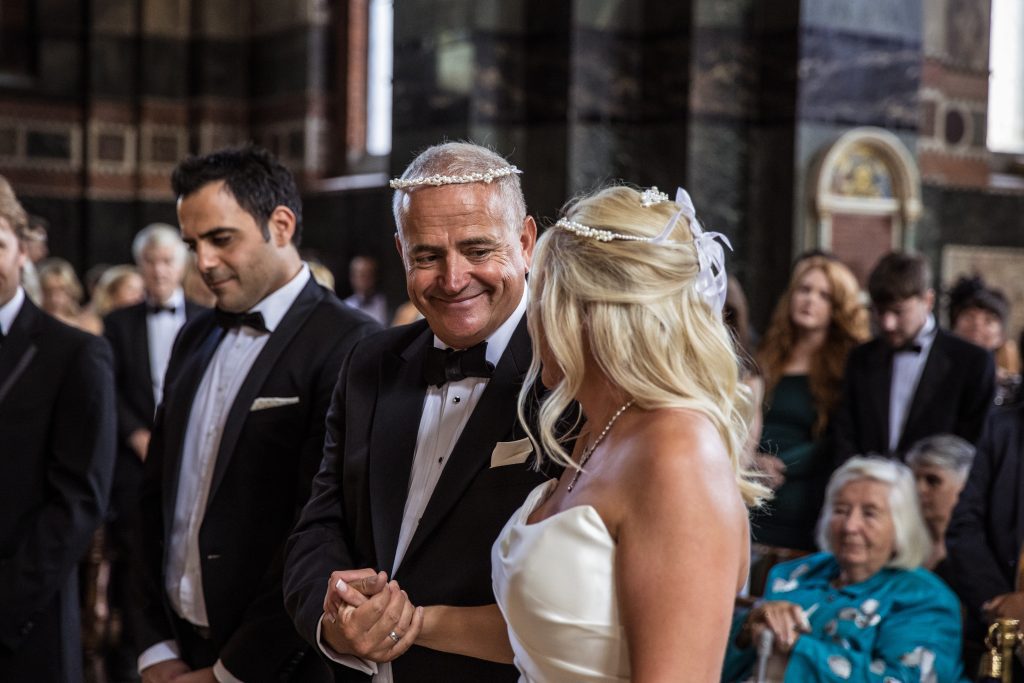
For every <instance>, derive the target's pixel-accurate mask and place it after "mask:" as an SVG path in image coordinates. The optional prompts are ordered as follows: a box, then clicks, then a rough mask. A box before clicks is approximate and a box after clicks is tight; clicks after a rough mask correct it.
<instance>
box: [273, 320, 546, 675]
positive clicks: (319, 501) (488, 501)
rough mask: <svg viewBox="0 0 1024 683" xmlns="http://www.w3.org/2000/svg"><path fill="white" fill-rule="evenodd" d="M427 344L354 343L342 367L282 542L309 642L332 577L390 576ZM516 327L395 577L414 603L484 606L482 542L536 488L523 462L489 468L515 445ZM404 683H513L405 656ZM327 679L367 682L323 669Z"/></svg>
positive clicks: (522, 367)
mask: <svg viewBox="0 0 1024 683" xmlns="http://www.w3.org/2000/svg"><path fill="white" fill-rule="evenodd" d="M432 344H433V333H432V332H431V330H430V328H429V327H428V326H427V323H426V322H425V321H420V322H417V323H413V324H411V325H408V326H405V327H400V328H395V329H391V330H387V331H385V332H381V333H380V334H378V335H375V336H373V337H370V338H369V339H366V340H364V341H363V342H361V343H360V344H359V345H358V346H357V347H356V348H355V350H354V351H353V352H352V355H351V356H350V357H349V359H348V360H347V361H346V364H345V369H344V370H343V371H342V374H341V378H340V379H339V381H338V386H337V388H336V389H335V393H334V399H333V401H332V403H331V410H330V413H329V414H328V419H327V440H326V442H325V446H324V459H323V463H322V464H321V466H320V472H319V473H318V474H317V476H316V479H315V480H314V483H313V494H312V496H311V497H310V501H309V503H308V504H307V505H306V508H305V510H303V513H302V517H301V518H300V520H299V524H298V526H297V527H296V529H295V531H294V532H293V533H292V536H291V538H289V539H288V550H287V559H286V569H285V603H286V607H287V609H288V611H289V613H290V614H291V615H292V618H293V619H294V621H295V624H296V626H297V628H298V630H299V632H300V633H301V634H302V635H303V637H305V638H306V640H308V641H309V642H310V643H312V644H314V645H316V630H317V624H318V622H319V620H320V616H321V614H322V613H323V600H324V592H325V589H326V587H327V579H328V577H329V576H330V573H331V572H332V571H334V570H338V569H359V568H363V567H373V568H376V569H383V570H385V571H388V572H389V574H390V569H391V567H392V565H393V562H394V557H395V548H396V545H397V542H398V535H399V531H400V530H401V526H402V514H403V511H404V508H405V501H406V493H407V491H408V487H409V476H410V470H411V466H412V459H413V454H414V451H415V448H416V434H417V431H418V428H419V422H420V416H421V413H422V408H423V401H424V396H425V394H426V390H427V385H426V382H425V381H424V380H423V377H422V364H423V357H424V355H425V351H426V349H427V347H429V346H431V345H432ZM530 357H531V354H530V340H529V337H528V335H527V332H526V320H525V318H524V319H523V321H522V322H521V323H520V325H519V326H518V328H517V329H516V331H515V333H514V335H513V336H512V339H511V340H510V342H509V345H508V347H507V348H506V350H505V353H504V355H502V357H501V360H500V362H499V363H498V365H497V367H496V368H495V371H494V376H493V377H492V378H491V380H490V382H489V383H488V385H487V388H486V389H485V390H484V393H483V395H482V396H481V398H480V402H479V403H478V404H477V406H476V408H475V410H474V411H473V414H472V415H471V416H470V418H469V421H468V422H467V424H466V427H465V429H464V430H463V432H462V435H461V436H460V438H459V440H458V442H457V443H456V445H455V447H454V449H453V450H452V453H451V456H450V458H449V461H448V463H447V464H446V465H445V468H444V472H443V473H442V475H441V478H440V479H439V481H438V483H437V487H436V488H435V489H434V492H433V495H432V496H431V499H430V501H429V503H428V504H427V507H426V509H425V510H424V513H423V518H422V519H421V520H420V523H419V526H418V528H417V530H416V533H415V535H414V536H413V538H412V541H411V542H410V545H409V548H408V550H407V551H406V553H405V556H404V558H403V559H402V563H401V566H400V567H399V569H398V572H397V573H396V576H395V577H394V578H396V579H397V580H398V581H399V582H400V583H401V585H402V588H403V589H404V590H405V591H406V592H407V593H408V594H409V598H410V600H411V601H412V603H413V604H415V605H455V606H476V605H487V604H491V603H493V602H494V594H493V591H492V589H491V561H490V558H491V545H492V544H493V542H494V540H495V538H496V537H497V535H498V533H499V532H500V531H501V529H502V527H503V526H504V525H505V523H506V522H507V521H508V519H509V517H510V516H511V514H512V512H513V511H514V510H515V509H516V508H517V507H518V506H519V505H521V504H522V502H523V500H524V498H525V497H526V494H527V493H529V491H530V490H531V489H533V488H534V487H535V486H537V485H538V484H539V483H541V482H542V481H544V479H545V476H544V475H542V474H540V473H539V472H536V471H535V470H534V469H532V467H531V463H530V462H527V463H523V464H519V465H506V466H502V467H495V468H492V467H490V459H491V454H492V451H493V450H494V447H495V444H496V443H498V442H500V441H513V440H518V439H522V438H525V434H524V433H523V432H522V429H521V427H520V426H519V423H518V420H517V418H516V400H517V395H518V392H519V388H520V386H521V385H522V381H523V377H524V375H525V373H526V371H527V369H528V367H529V364H530ZM392 666H393V671H394V674H395V679H396V681H398V683H402V682H403V681H405V682H408V681H417V682H418V681H489V682H490V681H510V682H512V681H515V680H516V679H517V677H518V675H517V673H516V670H515V669H514V668H513V667H512V666H507V665H501V664H495V663H492V662H485V661H483V660H479V659H474V658H470V657H463V656H459V655H452V654H447V653H443V652H438V651H436V650H429V649H425V648H421V647H416V646H414V647H412V648H411V649H410V650H409V651H408V652H406V653H405V654H404V655H402V656H401V657H399V658H398V659H396V660H395V661H394V662H393V663H392ZM332 669H333V671H334V673H335V680H338V681H365V680H368V678H367V677H366V676H364V675H363V674H360V673H358V672H356V671H355V670H353V669H350V668H347V667H343V666H338V665H335V664H332Z"/></svg>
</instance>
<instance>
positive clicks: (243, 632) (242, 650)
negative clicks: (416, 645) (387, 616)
mask: <svg viewBox="0 0 1024 683" xmlns="http://www.w3.org/2000/svg"><path fill="white" fill-rule="evenodd" d="M377 329H379V328H378V326H377V325H376V323H367V324H365V325H361V326H359V327H357V328H356V329H354V330H352V331H350V332H349V334H347V335H346V336H345V337H344V338H343V339H340V340H339V341H338V343H337V344H335V345H334V347H333V348H332V350H331V353H330V356H329V357H328V359H327V361H326V362H325V363H324V365H323V367H322V368H321V371H320V373H319V376H318V377H317V378H316V386H315V389H314V400H315V404H314V405H315V409H314V410H313V412H312V418H311V422H310V424H309V426H308V429H307V432H306V436H305V439H304V440H303V442H302V445H301V450H300V455H299V457H300V459H301V463H300V467H299V471H298V477H297V479H296V480H295V481H293V482H291V484H292V485H293V486H294V487H295V500H296V501H297V506H296V509H295V518H296V520H297V519H298V517H299V514H300V513H301V512H302V509H303V506H304V505H305V503H306V501H307V500H309V495H310V485H311V481H312V480H313V476H314V475H315V474H316V471H317V468H318V466H319V464H320V461H321V459H322V457H323V452H324V438H325V430H326V426H325V425H326V416H327V412H328V406H329V405H330V404H331V395H332V393H333V390H334V387H335V385H336V384H337V382H338V376H339V372H340V369H341V366H342V363H343V361H344V358H345V357H346V356H347V355H348V353H349V352H350V350H351V349H352V347H353V346H354V345H355V344H356V342H357V341H358V340H359V339H361V338H362V337H364V336H366V335H367V334H370V333H372V332H375V331H377ZM284 554H285V549H284V546H283V545H282V546H281V549H280V551H279V552H278V554H277V556H276V557H275V558H274V560H273V562H272V563H271V565H270V567H269V569H268V571H267V573H266V575H265V576H264V577H263V580H262V582H261V584H262V589H261V591H260V593H259V595H257V596H256V597H255V599H254V600H253V602H252V604H251V605H250V606H249V608H248V609H247V610H246V613H245V615H244V616H243V618H242V622H241V624H240V625H239V627H238V628H237V629H235V631H234V633H233V634H232V635H231V638H230V639H229V640H228V642H227V643H226V644H225V645H224V647H223V648H222V649H221V652H220V658H221V661H222V662H223V664H224V666H225V668H227V670H228V671H229V672H231V674H232V675H233V676H235V677H236V678H239V679H241V680H244V681H250V680H260V679H265V678H266V677H267V672H268V671H276V672H277V675H278V676H279V677H281V678H286V677H287V676H286V674H287V671H286V670H287V669H288V668H290V667H293V666H295V664H296V663H297V661H298V660H297V658H296V655H298V656H299V657H301V655H302V653H303V652H304V651H305V649H306V648H305V643H303V641H302V640H300V639H299V638H298V637H297V636H296V634H295V627H294V626H293V625H292V622H291V620H290V619H289V617H288V615H287V614H286V613H285V611H284V610H283V609H282V608H281V606H282V583H283V572H284ZM322 599H323V591H322V590H321V601H322Z"/></svg>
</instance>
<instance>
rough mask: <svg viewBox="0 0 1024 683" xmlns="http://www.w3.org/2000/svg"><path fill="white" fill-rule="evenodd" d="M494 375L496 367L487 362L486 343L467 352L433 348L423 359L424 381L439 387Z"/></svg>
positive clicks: (428, 350)
mask: <svg viewBox="0 0 1024 683" xmlns="http://www.w3.org/2000/svg"><path fill="white" fill-rule="evenodd" d="M493 374H494V365H493V364H491V363H488V362H487V342H485V341H484V342H480V343H479V344H477V345H476V346H473V347H470V348H468V349H466V350H465V351H456V350H455V349H439V348H437V347H435V346H431V347H429V348H428V349H427V357H426V358H424V359H423V379H425V380H426V381H427V384H432V385H434V386H437V387H439V386H442V385H443V384H445V383H446V382H457V381H459V380H460V379H466V378H467V377H490V376H491V375H493Z"/></svg>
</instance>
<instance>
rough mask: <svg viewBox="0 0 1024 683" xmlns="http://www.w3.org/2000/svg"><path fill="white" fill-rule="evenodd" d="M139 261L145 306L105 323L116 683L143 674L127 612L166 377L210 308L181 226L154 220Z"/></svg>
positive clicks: (139, 240)
mask: <svg viewBox="0 0 1024 683" xmlns="http://www.w3.org/2000/svg"><path fill="white" fill-rule="evenodd" d="M132 257H133V258H134V260H135V264H136V266H138V269H139V273H140V274H141V275H142V281H143V286H144V287H145V293H146V298H145V301H143V302H141V303H139V304H135V305H133V306H128V307H126V308H120V309H117V310H115V311H113V312H111V313H110V314H108V315H107V316H106V317H105V318H104V319H103V335H104V336H105V337H106V338H107V341H109V342H110V347H111V349H112V350H113V352H114V379H115V382H116V385H117V440H118V453H117V466H116V467H115V469H114V487H113V491H112V492H111V496H110V508H111V515H110V521H109V522H108V524H107V527H106V530H107V538H106V545H107V547H108V549H109V554H110V558H111V574H110V580H109V583H108V588H107V591H108V595H109V602H110V609H111V618H112V619H115V620H117V621H118V622H119V623H120V625H121V628H120V629H114V632H115V633H119V634H120V637H119V640H118V642H115V643H112V649H111V651H110V652H108V653H107V654H106V663H107V670H108V672H109V673H110V675H111V676H112V677H113V678H115V679H116V680H132V679H133V678H134V677H135V675H136V658H137V657H138V655H139V652H138V646H137V645H135V643H134V640H135V632H134V630H133V629H132V628H131V622H130V621H128V620H126V619H125V614H126V613H127V612H129V611H130V610H131V609H133V602H134V601H133V600H132V597H131V594H130V592H129V590H128V587H129V583H128V577H129V576H130V565H131V562H130V558H131V554H132V552H133V551H132V548H133V546H134V545H135V543H136V542H137V541H136V539H137V538H138V535H139V534H138V531H137V528H136V527H137V524H138V512H137V510H138V506H139V490H140V488H141V486H142V466H143V461H144V460H145V459H146V451H147V449H148V448H149V438H150V433H151V430H152V429H153V416H154V414H155V413H156V407H157V405H159V403H160V400H161V398H162V397H163V389H164V374H165V373H166V371H167V363H168V361H169V360H170V358H171V346H172V345H173V344H174V339H175V337H176V336H177V335H178V330H180V329H181V327H182V326H183V325H184V324H185V322H186V321H187V320H191V319H192V318H193V317H195V315H196V314H198V313H199V312H200V311H202V310H203V307H202V306H199V305H198V304H195V303H193V302H191V301H188V300H186V299H185V294H184V291H183V290H182V287H181V281H182V278H183V277H184V275H185V264H186V262H187V260H188V249H187V248H186V247H185V243H184V242H182V241H181V235H180V234H178V231H177V230H176V229H175V228H172V227H171V226H170V225H167V224H165V223H153V224H151V225H147V226H146V227H145V228H143V229H142V230H140V231H139V233H138V234H137V235H136V236H135V239H134V240H132Z"/></svg>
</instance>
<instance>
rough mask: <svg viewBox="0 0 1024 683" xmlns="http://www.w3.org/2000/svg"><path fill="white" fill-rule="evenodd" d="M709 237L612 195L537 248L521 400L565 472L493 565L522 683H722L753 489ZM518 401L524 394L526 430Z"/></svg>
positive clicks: (716, 257)
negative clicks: (574, 430) (570, 441)
mask: <svg viewBox="0 0 1024 683" xmlns="http://www.w3.org/2000/svg"><path fill="white" fill-rule="evenodd" d="M716 239H724V238H721V236H720V235H717V234H711V233H702V231H701V229H700V227H699V225H698V223H697V221H696V219H695V217H694V213H693V207H692V204H690V201H689V197H688V196H687V195H686V193H685V192H683V191H682V190H680V191H679V192H678V193H677V196H676V200H675V201H671V200H669V198H668V196H667V195H665V194H664V193H661V192H658V191H657V188H651V189H650V190H647V191H644V192H642V193H641V192H637V191H636V190H633V189H631V188H628V187H621V186H616V187H609V188H606V189H604V190H602V191H600V192H597V193H596V194H594V195H592V196H589V197H585V198H583V199H581V200H578V201H576V202H575V203H573V204H572V205H571V206H570V207H569V208H568V210H567V211H566V215H565V217H564V218H562V219H561V220H559V221H558V222H557V223H556V224H555V225H554V226H552V228H550V229H549V230H547V232H546V233H545V234H544V236H543V237H541V239H540V240H539V241H538V244H537V249H536V252H535V255H534V263H533V265H534V267H533V269H532V272H531V275H530V278H531V279H530V290H531V292H530V304H529V309H528V321H529V325H530V330H531V336H532V339H533V350H534V354H533V363H532V365H531V366H530V371H529V375H528V376H527V378H526V380H525V382H524V384H523V386H524V387H532V386H533V385H534V382H535V380H536V379H537V377H538V376H540V379H541V381H542V382H543V383H544V385H545V386H546V387H548V388H549V389H551V391H550V393H549V394H548V395H547V397H546V398H545V399H544V400H543V402H542V404H541V408H540V411H539V414H538V417H537V420H536V424H537V427H536V433H534V434H531V438H532V439H533V440H534V442H535V444H536V446H538V447H537V448H536V450H537V451H538V452H544V453H548V454H550V457H551V458H552V459H554V460H556V461H558V462H559V463H561V464H563V465H565V470H564V473H563V474H562V476H561V478H560V479H557V480H551V481H549V482H547V483H546V484H542V485H541V486H540V487H538V488H537V489H535V490H534V491H533V492H532V493H531V494H530V496H529V497H528V498H527V500H526V502H525V503H524V505H523V507H522V508H520V510H519V511H518V512H517V513H516V514H515V515H513V517H512V519H510V520H509V522H508V524H507V525H506V527H505V529H504V530H503V531H502V533H501V535H500V536H499V537H498V539H497V541H496V542H495V544H494V547H493V549H492V567H493V569H492V572H493V583H494V589H495V595H496V596H497V602H498V605H499V607H500V608H501V611H502V613H503V615H504V617H505V620H506V621H507V623H508V629H509V636H510V639H511V643H512V648H513V651H514V653H515V662H516V665H517V666H518V667H519V670H520V671H521V673H522V678H521V680H523V681H528V682H534V681H536V682H561V681H617V680H632V681H636V682H643V681H680V680H686V681H717V680H718V679H719V675H720V668H721V663H722V657H723V653H724V652H725V648H726V639H727V637H728V633H729V626H730V620H731V617H732V606H733V599H734V596H735V595H736V593H737V591H739V590H740V588H741V586H742V585H743V583H744V580H745V578H746V575H747V565H748V560H749V546H748V539H749V531H748V528H747V511H746V507H745V505H753V504H755V501H756V500H757V499H758V498H759V497H761V496H763V495H765V494H766V489H764V488H763V487H761V486H760V485H759V484H756V483H755V482H754V481H752V480H751V478H750V473H748V472H747V471H746V470H745V469H744V463H743V462H742V461H743V459H744V457H743V455H742V452H743V443H744V440H745V439H746V434H747V419H748V416H749V415H750V414H751V413H752V410H753V406H751V405H750V399H749V396H748V392H747V390H746V389H745V387H744V385H742V384H741V383H740V382H739V380H738V376H737V375H738V372H737V367H738V366H737V361H736V358H735V356H734V353H733V346H732V342H731V340H730V338H729V335H728V332H727V331H726V328H725V326H724V325H723V323H722V321H721V315H720V310H721V305H722V302H723V300H724V297H725V272H724V267H723V253H722V248H721V246H720V245H719V244H718V243H717V242H716V241H715V240H716ZM531 400H535V399H534V397H533V396H532V395H531V391H530V389H528V388H527V389H524V391H523V393H522V394H521V396H520V417H521V419H522V420H523V422H524V424H525V423H526V422H527V420H526V419H525V416H524V414H523V413H524V407H525V406H526V405H528V404H529V402H530V401H531ZM572 401H578V402H579V404H580V406H581V407H582V412H583V414H584V415H585V416H586V424H585V425H584V426H583V427H582V430H581V434H580V437H579V438H578V439H576V442H575V447H574V448H573V451H572V453H568V452H567V451H566V450H565V448H564V446H563V444H562V443H561V442H559V440H558V438H557V437H556V436H555V435H556V434H558V433H564V429H559V428H558V422H559V418H560V417H561V416H562V415H563V414H564V412H565V410H566V408H567V407H569V406H570V404H571V403H572ZM563 426H564V425H563Z"/></svg>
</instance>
